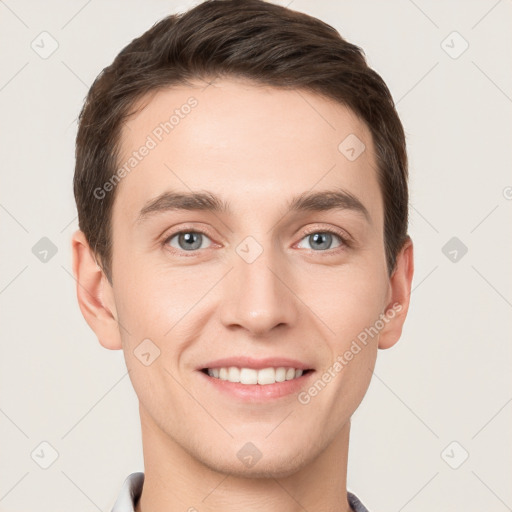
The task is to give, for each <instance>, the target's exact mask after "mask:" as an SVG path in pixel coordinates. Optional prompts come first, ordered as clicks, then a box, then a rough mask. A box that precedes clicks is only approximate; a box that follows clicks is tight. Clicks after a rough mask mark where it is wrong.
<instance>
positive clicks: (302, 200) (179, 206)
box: [136, 189, 371, 223]
mask: <svg viewBox="0 0 512 512" xmlns="http://www.w3.org/2000/svg"><path fill="white" fill-rule="evenodd" d="M176 210H190V211H195V210H197V211H209V212H213V213H225V214H226V213H227V214H231V213H232V212H231V209H230V205H229V203H228V202H227V201H224V200H222V199H221V198H220V197H219V196H217V195H215V194H213V193H211V192H173V191H167V192H164V193H162V194H161V195H159V196H158V197H156V198H154V199H151V200H149V201H148V202H147V203H146V204H145V205H144V207H143V208H142V209H141V211H140V212H139V216H138V218H137V221H136V222H137V223H139V222H142V221H144V220H146V219H147V218H148V217H151V216H153V215H154V214H157V213H162V212H167V211H176ZM287 210H288V211H289V212H305V211H315V212H323V211H330V210H350V211H353V212H355V213H358V214H360V215H361V216H363V217H364V218H365V219H366V221H368V222H369V223H371V217H370V214H369V213H368V210H367V209H366V207H365V206H364V204H363V203H362V202H361V201H360V200H359V199H358V198H357V197H356V196H354V195H353V194H351V193H350V192H347V191H346V190H343V189H337V190H325V191H318V192H304V193H302V194H300V195H298V196H295V197H293V198H292V199H291V200H290V201H289V202H288V206H287Z"/></svg>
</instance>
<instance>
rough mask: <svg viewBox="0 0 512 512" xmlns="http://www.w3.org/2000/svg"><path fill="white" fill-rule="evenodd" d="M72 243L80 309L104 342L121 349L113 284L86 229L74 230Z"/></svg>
mask: <svg viewBox="0 0 512 512" xmlns="http://www.w3.org/2000/svg"><path fill="white" fill-rule="evenodd" d="M71 246H72V252H73V273H74V275H75V279H76V294H77V298H78V305H79V306H80V311H82V315H83V316H84V318H85V321H86V322H87V323H88V324H89V327H90V328H91V329H92V330H93V331H94V332H95V334H96V336H97V338H98V341H99V342H100V343H101V345H103V346H104V347H105V348H108V349H110V350H119V349H121V348H122V344H121V335H120V332H119V325H118V323H117V312H116V307H115V301H114V293H113V289H112V286H111V284H110V283H109V281H108V279H107V277H106V276H105V273H104V272H103V270H102V269H101V268H100V266H99V265H98V263H97V262H96V258H95V255H94V253H93V251H92V249H91V248H90V247H89V243H88V242H87V239H86V238H85V235H84V233H83V231H81V230H78V231H76V232H75V233H74V234H73V237H72V239H71Z"/></svg>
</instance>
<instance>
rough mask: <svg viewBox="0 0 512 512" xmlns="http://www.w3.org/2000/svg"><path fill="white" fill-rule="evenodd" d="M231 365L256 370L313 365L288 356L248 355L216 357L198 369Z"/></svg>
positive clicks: (305, 367)
mask: <svg viewBox="0 0 512 512" xmlns="http://www.w3.org/2000/svg"><path fill="white" fill-rule="evenodd" d="M230 366H236V367H238V368H253V369H254V370H261V369H263V368H271V367H273V368H279V367H281V366H284V367H285V368H296V369H298V370H311V369H312V367H311V365H308V364H305V363H302V362H300V361H297V360H296V359H290V358H287V357H265V358H263V359H255V358H253V357H248V356H239V357H225V358H222V359H215V360H214V361H210V362H207V363H205V364H203V365H201V366H200V367H198V368H197V369H198V370H203V369H204V368H228V367H230Z"/></svg>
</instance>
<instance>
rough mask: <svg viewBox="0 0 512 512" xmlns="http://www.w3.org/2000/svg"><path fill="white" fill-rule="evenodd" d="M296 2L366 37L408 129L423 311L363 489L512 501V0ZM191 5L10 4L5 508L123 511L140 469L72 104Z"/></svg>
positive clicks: (404, 345) (5, 73)
mask: <svg viewBox="0 0 512 512" xmlns="http://www.w3.org/2000/svg"><path fill="white" fill-rule="evenodd" d="M280 3H281V4H282V5H288V4H289V5H290V7H291V8H293V9H296V10H299V11H304V12H306V13H308V14H311V15H314V16H316V17H319V18H320V19H322V20H324V21H326V22H327V23H329V24H331V25H333V26H334V27H335V28H336V29H338V31H339V32H340V33H341V35H342V36H344V37H345V38H347V39H348V40H349V41H351V42H352V43H355V44H357V45H359V46H361V47H362V48H363V49H364V50H365V53H366V55H367V57H368V61H369V63H370V65H371V66H372V67H373V68H374V69H375V70H376V71H377V72H378V73H380V74H381V76H382V77H383V78H384V80H385V81H386V82H387V84H388V86H389V88H390V90H391V92H392V94H393V97H394V99H395V102H396V104H397V109H398V112H399V115H400V117H401V119H402V122H403V124H404V128H405V131H406V134H407V143H408V151H409V158H410V175H411V180H410V190H411V222H410V234H411V236H412V238H413V240H414V243H415V264H416V271H415V277H414V282H413V292H412V297H411V308H410V312H409V317H408V319H407V321H406V325H405V330H404V333H403V336H402V339H401V340H400V341H399V343H398V344H397V345H396V346H395V347H394V348H392V349H390V350H387V351H380V352H379V355H378V360H377V365H376V368H375V374H374V376H373V379H372V383H371V385H370V388H369V391H368V393H367V395H366V397H365V399H364V400H363V403H362V404H361V406H360V408H359V409H358V410H357V411H356V413H355V415H354V417H353V420H352V435H351V445H350V446H351V448H350V453H349V472H348V489H349V490H351V491H353V492H355V493H356V494H357V495H358V496H359V497H360V499H361V500H362V501H363V503H364V504H365V505H366V506H367V507H368V508H369V509H370V511H372V512H377V511H379V512H386V511H396V512H398V511H405V512H408V511H417V512H420V511H425V512H426V511H429V512H430V511H432V510H437V511H465V512H473V511H475V512H476V511H478V512H480V511H482V510H486V511H487V512H501V511H506V510H512V487H511V485H510V482H511V481H512V479H511V476H512V475H511V462H512V443H511V439H512V436H510V432H511V431H512V429H511V426H512V404H511V401H512V386H511V382H510V374H511V352H512V348H511V347H512V345H511V335H510V333H511V328H512V321H511V320H512V315H511V312H512V286H511V281H512V279H511V278H512V266H511V262H512V259H511V255H512V248H511V237H510V233H511V232H512V231H511V222H510V219H511V210H512V200H511V198H512V188H511V187H512V176H511V173H510V170H511V168H512V166H511V163H512V162H511V160H512V158H511V151H510V148H511V141H512V139H511V131H512V130H511V128H512V116H511V113H512V70H511V65H510V63H511V62H512V35H511V34H512V30H511V28H512V27H511V21H512V2H511V1H510V0H501V1H496V0H479V1H476V0H473V1H468V0H457V1H455V0H450V1H444V2H440V1H433V0H428V1H427V0H415V1H412V0H393V1H386V2H383V1H377V0H363V1H355V0H339V1H334V0H331V1H329V0H316V1H310V2H308V1H305V0H293V1H292V2H291V3H290V0H287V1H286V2H285V1H283V2H280ZM191 5H192V4H190V3H189V4H187V3H185V2H181V3H179V2H173V1H158V0H152V1H142V0H138V1H135V0H130V1H123V2H121V1H117V2H114V1H105V0H102V1H100V0H92V1H91V0H89V1H85V0H73V1H70V0H66V1H64V0H59V1H58V0H48V1H45V2H37V1H35V0H33V1H24V0H17V1H15V0H5V1H0V48H1V49H2V50H1V56H0V109H1V124H0V135H1V148H0V150H1V151H0V155H1V162H0V170H1V186H0V230H1V239H2V260H1V265H0V305H1V323H0V332H1V352H0V511H2V512H5V511H8V512H13V511H16V512H17V511H36V510H37V511H38V512H49V511H52V512H55V511H69V510H73V511H74V512H85V511H95V510H101V511H106V512H109V511H110V509H111V507H112V505H113V503H114V501H115V498H116V497H117V495H118V493H119V490H120V488H121V485H122V483H123V481H124V479H125V478H126V476H127V475H128V474H129V473H131V472H133V471H139V470H143V461H142V450H141V439H140V425H139V417H138V407H137V406H138V402H137V399H136V396H135V393H134V391H133V389H132V387H131V383H130V381H129V378H128V376H127V373H126V368H125V364H124V359H123V356H122V353H121V351H109V350H106V349H104V348H102V347H101V346H100V345H99V343H98V341H97V339H96V338H95V336H94V334H93V332H92V331H91V330H90V329H89V327H88V326H87V324H86V323H85V321H84V319H83V318H82V315H81V313H80V311H79V308H78V305H77V302H76V296H75V281H74V279H73V276H72V266H71V251H70V237H71V234H72V233H73V231H74V230H75V229H77V227H78V224H77V218H76V209H75V204H74V198H73V193H72V177H73V170H74V138H75V135H76V129H77V125H76V118H77V115H78V113H79V110H80V108H81V106H82V103H83V100H84V97H85V94H86V92H87V90H88V88H89V87H90V85H91V84H92V82H93V80H94V78H95V77H96V76H97V74H98V73H99V72H100V71H101V70H102V69H103V68H104V67H105V66H107V65H108V64H110V63H111V61H112V60H113V58H114V57H115V55H116V54H117V53H118V52H119V51H120V50H121V49H122V48H123V47H124V46H125V45H126V44H127V43H128V42H130V41H131V40H132V39H133V38H134V37H137V36H139V35H140V34H142V33H143V32H144V31H145V30H147V29H148V28H150V27H151V26H152V25H153V24H154V23H155V22H156V21H158V20H159V19H161V18H163V17H164V16H166V15H168V14H170V13H172V12H176V11H178V10H180V11H182V10H185V9H186V8H188V7H189V6H191ZM43 32H46V34H41V33H43ZM41 38H45V39H44V41H45V43H44V44H42V43H41V42H40V41H41ZM56 45H57V46H56ZM42 46H44V48H45V50H44V51H46V52H50V51H52V50H54V51H53V53H52V54H51V55H46V54H44V51H43V49H42ZM41 239H43V240H41ZM38 244H40V245H38ZM41 244H43V245H41ZM42 246H44V247H46V248H47V249H45V250H48V254H47V256H46V261H42V260H41V254H40V250H39V249H40V247H42ZM48 248H49V249H48ZM42 443H43V444H42ZM54 459H55V460H54ZM50 463H51V465H49V467H47V468H46V469H44V467H42V466H44V465H47V464H50Z"/></svg>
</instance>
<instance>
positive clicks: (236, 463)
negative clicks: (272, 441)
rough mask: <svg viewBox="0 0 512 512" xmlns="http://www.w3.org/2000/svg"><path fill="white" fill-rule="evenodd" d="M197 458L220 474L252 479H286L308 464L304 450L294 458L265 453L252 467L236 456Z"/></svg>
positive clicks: (281, 454)
mask: <svg viewBox="0 0 512 512" xmlns="http://www.w3.org/2000/svg"><path fill="white" fill-rule="evenodd" d="M209 455H213V454H209ZM196 457H197V456H196ZM197 458H198V459H199V460H200V462H202V463H203V464H204V465H205V466H206V467H208V468H209V469H211V470H213V471H216V472H218V473H223V474H229V475H231V476H235V477H238V478H251V479H253V478H254V479H264V478H286V477H288V476H291V475H293V474H295V473H297V471H300V470H301V469H302V468H303V467H305V466H306V465H307V464H308V459H307V458H306V457H305V454H304V450H296V451H294V453H293V455H292V456H289V455H287V454H285V453H276V451H275V450H274V451H271V455H268V456H265V453H264V452H263V454H262V456H261V458H260V459H259V460H258V461H257V462H256V463H255V464H254V465H252V466H249V465H246V464H244V463H243V462H242V461H241V460H239V458H238V457H237V455H236V454H235V457H234V458H226V454H225V453H223V456H219V457H218V458H215V459H211V458H210V457H207V458H204V457H197Z"/></svg>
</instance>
